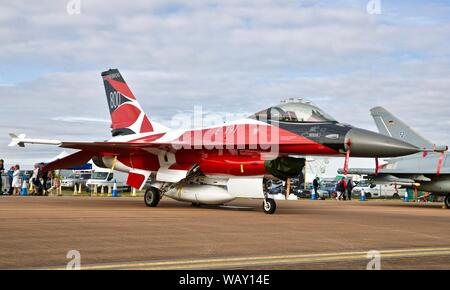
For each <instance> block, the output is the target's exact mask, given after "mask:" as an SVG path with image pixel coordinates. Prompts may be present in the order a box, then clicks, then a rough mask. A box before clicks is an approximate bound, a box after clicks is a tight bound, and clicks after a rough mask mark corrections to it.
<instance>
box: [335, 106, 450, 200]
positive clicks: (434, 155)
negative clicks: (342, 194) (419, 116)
mask: <svg viewBox="0 0 450 290" xmlns="http://www.w3.org/2000/svg"><path fill="white" fill-rule="evenodd" d="M370 112H371V114H372V117H373V119H374V121H375V124H376V125H377V127H378V131H379V132H380V133H381V134H384V135H386V136H389V137H393V138H397V139H399V140H403V141H406V142H408V143H410V144H414V145H416V146H417V147H419V148H423V149H424V151H423V153H417V154H413V155H410V156H404V157H398V158H391V159H389V160H388V162H387V163H386V164H383V165H381V166H380V167H379V168H378V169H370V168H350V169H348V173H351V174H361V175H367V177H365V179H368V180H370V182H371V183H373V184H395V185H399V186H401V187H404V188H411V189H413V190H422V191H426V192H431V193H432V194H434V195H444V196H445V198H444V203H445V206H446V207H447V208H450V158H448V154H447V146H444V145H440V146H436V145H434V144H433V143H432V142H430V141H429V140H427V139H426V138H424V137H422V136H421V135H420V134H419V133H417V132H415V131H414V130H413V129H411V128H410V127H409V126H408V125H406V124H405V123H404V122H402V121H401V120H399V119H398V118H396V117H395V116H394V115H393V114H391V113H390V112H389V111H387V110H386V109H384V108H382V107H375V108H373V109H371V110H370ZM343 171H344V170H343V169H340V170H339V172H343Z"/></svg>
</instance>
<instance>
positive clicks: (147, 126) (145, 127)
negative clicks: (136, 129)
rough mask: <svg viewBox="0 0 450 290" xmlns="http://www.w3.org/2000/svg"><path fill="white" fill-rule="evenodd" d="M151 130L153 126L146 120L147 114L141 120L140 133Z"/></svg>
mask: <svg viewBox="0 0 450 290" xmlns="http://www.w3.org/2000/svg"><path fill="white" fill-rule="evenodd" d="M148 132H153V126H152V124H151V123H150V121H149V120H148V118H147V116H144V120H142V125H141V130H140V133H148Z"/></svg>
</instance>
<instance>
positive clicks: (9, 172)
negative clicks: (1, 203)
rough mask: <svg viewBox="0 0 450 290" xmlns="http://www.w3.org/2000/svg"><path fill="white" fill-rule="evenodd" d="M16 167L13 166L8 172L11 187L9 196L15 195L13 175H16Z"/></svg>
mask: <svg viewBox="0 0 450 290" xmlns="http://www.w3.org/2000/svg"><path fill="white" fill-rule="evenodd" d="M14 169H15V167H14V166H11V168H10V169H9V170H8V185H9V189H8V195H11V194H12V193H13V189H14V188H13V186H12V182H13V179H14V177H13V175H14Z"/></svg>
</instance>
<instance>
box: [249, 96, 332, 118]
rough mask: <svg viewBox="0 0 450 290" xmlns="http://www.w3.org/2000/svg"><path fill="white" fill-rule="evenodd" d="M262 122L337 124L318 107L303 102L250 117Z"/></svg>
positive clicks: (276, 107) (287, 104)
mask: <svg viewBox="0 0 450 290" xmlns="http://www.w3.org/2000/svg"><path fill="white" fill-rule="evenodd" d="M250 118H252V119H256V120H259V121H262V122H268V121H269V122H270V121H282V122H291V123H322V122H337V121H336V120H335V119H334V118H333V117H331V116H330V115H328V114H327V113H325V112H324V111H322V110H321V109H319V108H318V107H316V106H314V105H312V104H310V103H305V102H300V101H298V102H295V101H294V102H287V103H282V104H280V105H277V106H274V107H270V108H268V109H265V110H262V111H260V112H258V113H256V114H254V115H252V116H250Z"/></svg>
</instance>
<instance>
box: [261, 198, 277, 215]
mask: <svg viewBox="0 0 450 290" xmlns="http://www.w3.org/2000/svg"><path fill="white" fill-rule="evenodd" d="M262 208H263V211H264V213H266V214H273V213H274V212H275V210H276V209H277V204H276V203H275V200H273V199H272V198H266V199H264V201H263V204H262Z"/></svg>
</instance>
